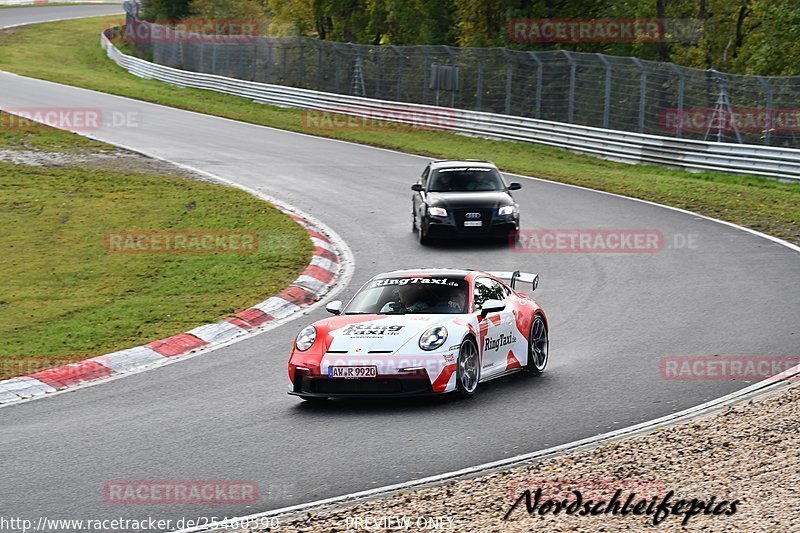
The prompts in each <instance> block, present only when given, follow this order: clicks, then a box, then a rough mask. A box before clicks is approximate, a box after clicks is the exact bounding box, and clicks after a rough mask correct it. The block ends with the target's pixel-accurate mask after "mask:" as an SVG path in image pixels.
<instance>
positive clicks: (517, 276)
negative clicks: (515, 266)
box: [487, 270, 539, 291]
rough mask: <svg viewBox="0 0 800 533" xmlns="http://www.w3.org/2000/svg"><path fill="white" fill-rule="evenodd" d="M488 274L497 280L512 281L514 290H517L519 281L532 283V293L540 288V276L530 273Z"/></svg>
mask: <svg viewBox="0 0 800 533" xmlns="http://www.w3.org/2000/svg"><path fill="white" fill-rule="evenodd" d="M487 274H491V275H492V276H494V277H496V278H500V279H507V280H510V282H511V283H510V285H511V288H512V289H516V284H517V280H519V281H524V282H525V283H530V284H531V291H535V290H536V287H538V286H539V274H530V273H528V272H520V271H519V270H515V271H514V272H487Z"/></svg>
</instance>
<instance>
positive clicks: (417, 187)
mask: <svg viewBox="0 0 800 533" xmlns="http://www.w3.org/2000/svg"><path fill="white" fill-rule="evenodd" d="M411 190H412V191H416V192H422V191H424V190H425V189H424V188H423V187H422V184H421V183H415V184H414V185H412V186H411Z"/></svg>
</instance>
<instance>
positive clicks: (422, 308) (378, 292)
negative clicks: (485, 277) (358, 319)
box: [344, 277, 469, 315]
mask: <svg viewBox="0 0 800 533" xmlns="http://www.w3.org/2000/svg"><path fill="white" fill-rule="evenodd" d="M468 292H469V285H468V283H467V282H466V281H465V280H464V279H459V278H447V277H432V278H414V277H407V278H384V279H376V280H372V281H371V282H370V283H369V284H367V286H366V287H364V288H363V289H362V290H361V291H360V292H359V293H358V294H356V296H355V297H354V298H353V301H351V302H350V304H349V305H348V306H347V308H346V309H345V310H344V314H346V315H372V314H376V315H406V314H434V315H450V314H453V315H456V314H462V313H466V312H467V296H468Z"/></svg>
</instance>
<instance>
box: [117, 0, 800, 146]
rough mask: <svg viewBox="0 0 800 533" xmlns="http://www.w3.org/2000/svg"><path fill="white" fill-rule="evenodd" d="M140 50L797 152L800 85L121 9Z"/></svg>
mask: <svg viewBox="0 0 800 533" xmlns="http://www.w3.org/2000/svg"><path fill="white" fill-rule="evenodd" d="M126 11H127V25H126V29H125V34H124V36H123V38H124V39H126V40H127V42H128V43H129V44H130V45H131V46H133V48H134V49H135V50H136V51H137V53H138V54H140V55H143V56H144V57H147V58H148V59H151V60H152V61H154V62H156V63H158V64H161V65H166V66H170V67H174V68H180V69H184V70H188V71H193V72H202V73H208V74H216V75H221V76H227V77H232V78H237V79H243V80H250V81H257V82H263V83H270V84H277V85H286V86H291V87H300V88H305V89H313V90H318V91H325V92H331V93H337V94H348V95H354V96H363V97H367V98H375V99H382V100H394V101H399V102H409V103H419V104H428V105H437V106H443V107H452V108H458V109H465V110H474V111H484V112H489V113H500V114H506V115H512V116H521V117H529V118H537V119H543V120H551V121H555V122H563V123H568V124H578V125H584V126H594V127H599V128H605V129H614V130H621V131H629V132H636V133H645V134H653V135H666V136H674V137H679V138H686V139H698V140H709V141H721V142H732V143H747V144H759V145H769V146H780V147H793V148H797V147H800V106H799V105H798V102H800V77H761V76H743V75H732V74H724V73H720V72H717V71H714V70H699V69H691V68H684V67H679V66H677V65H675V64H673V63H659V62H652V61H643V60H639V59H637V58H631V57H618V56H609V55H602V54H586V53H578V52H567V51H564V50H559V51H546V52H524V51H516V50H509V49H505V48H461V47H449V46H385V45H382V46H370V45H356V44H349V43H337V42H331V41H322V40H317V39H312V38H307V37H290V38H273V37H260V36H258V37H256V36H239V37H233V36H232V37H226V38H224V39H220V37H219V36H215V35H200V34H196V33H185V32H180V31H170V30H169V29H168V28H165V27H164V26H159V25H156V24H153V23H149V22H146V21H143V20H141V19H139V18H138V11H137V10H136V6H135V5H132V4H126Z"/></svg>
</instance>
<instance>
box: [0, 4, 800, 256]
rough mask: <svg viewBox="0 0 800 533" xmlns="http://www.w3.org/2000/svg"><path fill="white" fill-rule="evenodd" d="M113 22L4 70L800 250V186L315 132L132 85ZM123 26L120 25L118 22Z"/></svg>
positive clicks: (82, 23) (210, 100) (12, 49)
mask: <svg viewBox="0 0 800 533" xmlns="http://www.w3.org/2000/svg"><path fill="white" fill-rule="evenodd" d="M114 19H115V17H100V18H95V19H82V20H74V21H65V22H56V23H47V24H40V25H37V26H35V27H27V28H21V29H17V30H14V31H12V32H10V33H9V34H7V35H0V68H2V69H5V70H9V71H12V72H16V73H19V74H24V75H27V76H32V77H36V78H43V79H48V80H52V81H58V82H60V83H65V84H69V85H76V86H79V87H86V88H90V89H96V90H99V91H103V92H108V93H112V94H118V95H123V96H128V97H131V98H137V99H141V100H146V101H150V102H156V103H160V104H165V105H169V106H173V107H177V108H183V109H191V110H194V111H200V112H203V113H208V114H211V115H218V116H223V117H228V118H232V119H236V120H241V121H245V122H251V123H255V124H263V125H268V126H273V127H276V128H282V129H286V130H292V131H303V132H307V133H314V134H317V135H321V136H325V137H332V138H336V139H344V140H349V141H355V142H359V143H363V144H370V145H373V146H381V147H386V148H393V149H397V150H402V151H405V152H411V153H416V154H422V155H429V156H433V157H452V158H458V157H470V158H486V159H491V160H492V161H494V162H495V163H497V164H498V166H500V167H501V168H502V169H504V170H508V171H512V172H518V173H522V174H529V175H533V176H538V177H542V178H547V179H552V180H555V181H561V182H564V183H572V184H577V185H583V186H587V187H592V188H595V189H600V190H604V191H609V192H614V193H619V194H625V195H628V196H633V197H636V198H643V199H646V200H651V201H655V202H660V203H664V204H669V205H672V206H676V207H681V208H684V209H690V210H692V211H696V212H698V213H703V214H706V215H710V216H713V217H718V218H722V219H725V220H729V221H731V222H736V223H738V224H742V225H745V226H748V227H751V228H754V229H757V230H760V231H764V232H766V233H770V234H772V235H776V236H778V237H782V238H785V239H787V240H790V241H793V242H796V243H798V242H800V184H796V183H782V182H777V181H774V180H768V179H763V178H757V177H748V176H735V175H729V174H722V173H711V172H706V173H689V172H684V171H680V170H674V169H667V168H663V167H657V166H652V165H625V164H621V163H613V162H609V161H603V160H599V159H596V158H592V157H589V156H583V155H576V154H573V153H571V152H567V151H565V150H559V149H554V148H549V147H544V146H537V145H533V144H526V143H513V142H508V141H490V140H485V139H477V138H471V137H465V136H462V135H456V134H453V133H448V132H441V131H420V130H417V131H408V130H404V129H394V130H392V129H387V131H382V132H380V134H379V135H376V134H375V131H370V130H363V129H357V128H340V129H321V130H310V129H309V128H308V127H307V126H306V125H305V124H304V121H303V117H304V115H303V112H302V111H300V110H293V109H281V108H277V107H273V106H267V105H262V104H256V103H253V102H251V101H249V100H246V99H244V98H238V97H234V96H229V95H223V94H219V93H213V92H210V91H200V90H195V89H182V88H178V87H172V86H170V85H167V84H164V83H161V82H157V81H152V80H143V79H140V78H137V77H135V76H132V75H130V74H128V73H127V72H125V71H124V70H123V69H121V68H119V67H117V66H116V65H115V64H113V63H112V62H111V61H109V60H108V59H107V58H106V57H105V55H104V53H103V51H102V50H101V49H100V47H99V45H98V35H99V32H100V30H101V29H102V28H104V27H107V26H108V21H109V20H114ZM116 19H118V20H119V19H120V18H119V17H116Z"/></svg>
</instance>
